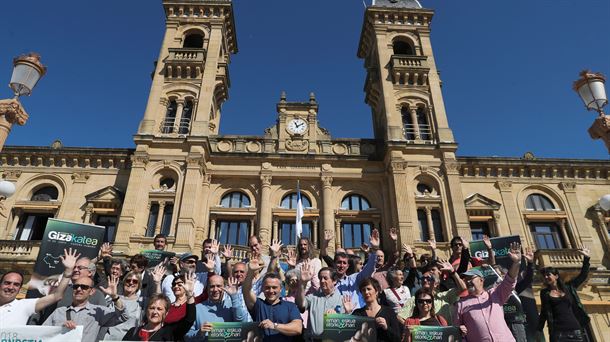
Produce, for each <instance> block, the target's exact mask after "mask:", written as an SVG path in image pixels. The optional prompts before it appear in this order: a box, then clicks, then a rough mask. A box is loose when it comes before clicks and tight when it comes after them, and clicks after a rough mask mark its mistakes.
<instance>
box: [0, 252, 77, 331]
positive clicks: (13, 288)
mask: <svg viewBox="0 0 610 342" xmlns="http://www.w3.org/2000/svg"><path fill="white" fill-rule="evenodd" d="M79 256H80V254H77V251H76V249H75V250H72V248H70V249H68V250H65V249H64V255H63V256H61V257H60V259H61V262H62V264H63V266H64V273H63V278H62V279H61V281H60V282H59V285H58V286H57V289H55V291H54V292H52V293H50V294H48V295H46V296H44V297H41V298H28V299H21V300H17V299H16V298H17V295H18V294H19V290H20V289H21V286H22V285H23V274H21V273H20V272H17V271H8V272H6V273H4V274H3V275H2V277H1V278H0V317H1V318H2V319H0V328H10V327H14V326H17V325H26V324H27V322H28V318H29V317H30V316H31V315H32V314H34V313H36V312H40V311H42V309H44V308H46V307H48V306H49V305H51V304H55V303H57V302H58V301H59V300H60V299H62V298H63V295H64V291H66V289H67V288H68V283H69V281H70V277H72V269H73V268H74V265H75V264H76V259H78V257H79Z"/></svg>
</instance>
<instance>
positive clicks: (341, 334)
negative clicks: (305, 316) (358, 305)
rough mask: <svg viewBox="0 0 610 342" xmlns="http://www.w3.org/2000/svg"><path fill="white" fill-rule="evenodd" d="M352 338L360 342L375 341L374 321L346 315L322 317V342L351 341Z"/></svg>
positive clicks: (368, 318)
mask: <svg viewBox="0 0 610 342" xmlns="http://www.w3.org/2000/svg"><path fill="white" fill-rule="evenodd" d="M352 338H354V339H355V340H357V341H361V342H373V341H376V340H377V329H376V327H375V319H374V318H370V317H363V316H353V315H346V314H330V315H324V333H322V341H324V342H327V341H328V342H330V341H333V342H338V341H351V340H352Z"/></svg>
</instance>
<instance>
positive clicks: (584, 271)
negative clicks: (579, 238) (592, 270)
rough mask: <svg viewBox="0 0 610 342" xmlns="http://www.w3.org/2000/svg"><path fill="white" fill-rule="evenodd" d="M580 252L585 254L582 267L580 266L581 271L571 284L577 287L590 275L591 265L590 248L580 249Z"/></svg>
mask: <svg viewBox="0 0 610 342" xmlns="http://www.w3.org/2000/svg"><path fill="white" fill-rule="evenodd" d="M578 252H580V254H582V256H583V259H582V267H581V268H580V273H578V275H577V276H576V277H574V279H572V281H570V284H571V285H572V286H574V288H575V289H577V288H579V287H580V285H582V283H584V282H585V280H587V277H588V276H589V267H591V263H590V260H591V257H590V255H591V251H590V250H589V249H588V248H582V249H579V250H578Z"/></svg>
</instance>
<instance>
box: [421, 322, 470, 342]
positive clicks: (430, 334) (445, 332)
mask: <svg viewBox="0 0 610 342" xmlns="http://www.w3.org/2000/svg"><path fill="white" fill-rule="evenodd" d="M410 332H411V342H430V341H432V342H454V341H455V342H458V341H461V340H462V337H461V335H460V331H459V330H458V328H456V327H430V326H423V325H418V326H414V327H412V328H411V329H410Z"/></svg>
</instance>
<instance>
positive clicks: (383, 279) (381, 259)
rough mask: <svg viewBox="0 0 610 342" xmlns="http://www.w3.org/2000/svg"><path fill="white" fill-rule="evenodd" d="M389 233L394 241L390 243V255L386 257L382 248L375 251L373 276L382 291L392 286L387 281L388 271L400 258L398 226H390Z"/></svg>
mask: <svg viewBox="0 0 610 342" xmlns="http://www.w3.org/2000/svg"><path fill="white" fill-rule="evenodd" d="M389 235H390V240H391V241H392V243H390V244H389V245H390V246H392V248H391V251H390V252H391V253H390V257H388V258H387V259H386V255H385V253H384V251H382V250H381V249H378V250H377V251H376V252H375V253H376V254H377V261H376V262H375V272H374V273H373V278H375V280H377V281H378V282H379V285H380V286H381V290H382V291H383V290H385V289H387V288H388V287H389V286H390V285H389V284H388V281H387V273H388V270H389V269H390V268H392V267H394V265H396V261H397V260H398V255H397V252H398V231H397V230H396V228H393V227H392V228H390V234H389ZM367 252H368V251H367ZM367 254H368V253H367Z"/></svg>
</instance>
